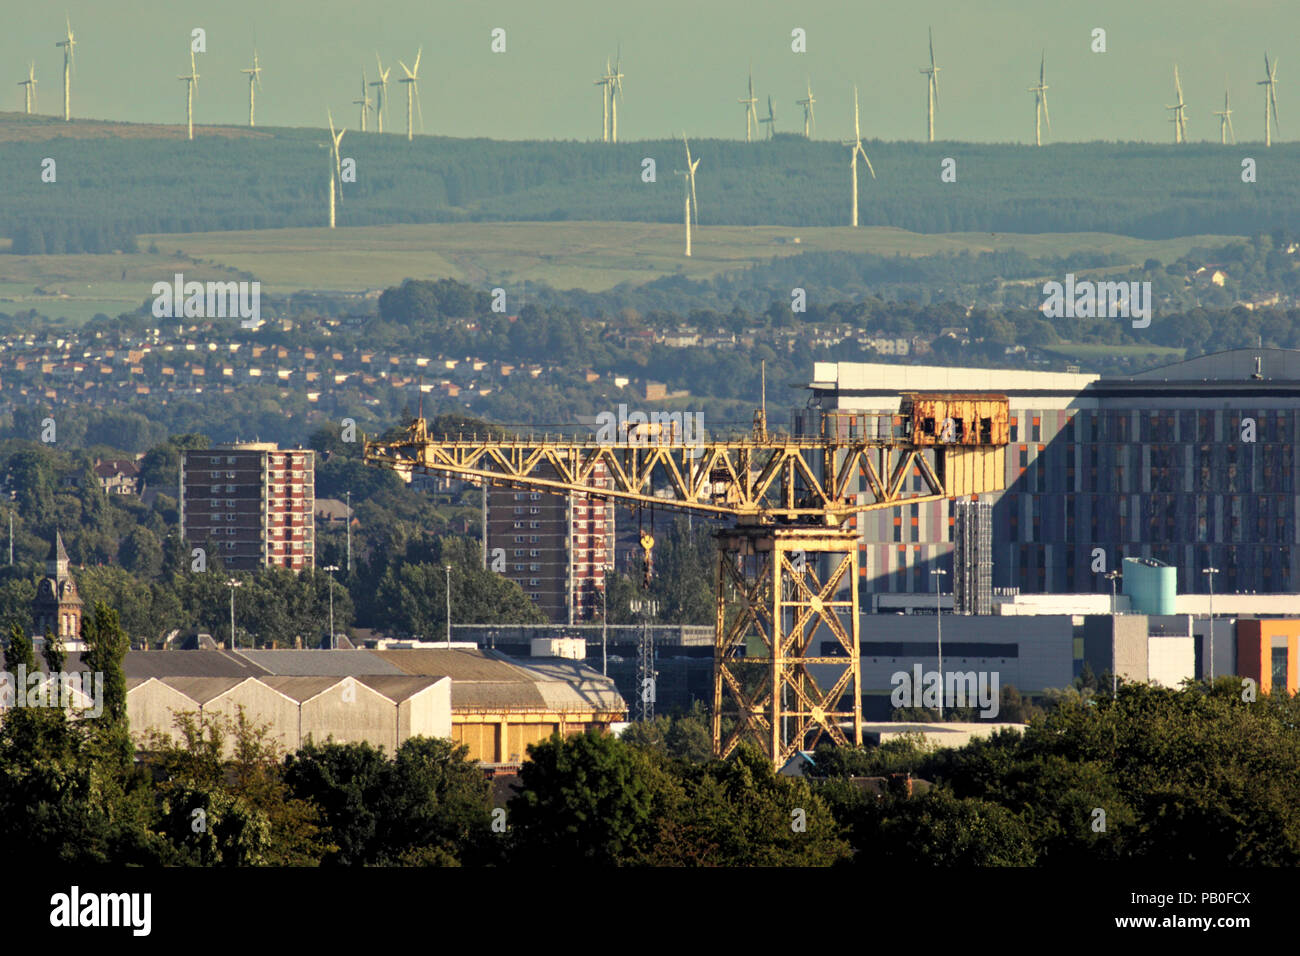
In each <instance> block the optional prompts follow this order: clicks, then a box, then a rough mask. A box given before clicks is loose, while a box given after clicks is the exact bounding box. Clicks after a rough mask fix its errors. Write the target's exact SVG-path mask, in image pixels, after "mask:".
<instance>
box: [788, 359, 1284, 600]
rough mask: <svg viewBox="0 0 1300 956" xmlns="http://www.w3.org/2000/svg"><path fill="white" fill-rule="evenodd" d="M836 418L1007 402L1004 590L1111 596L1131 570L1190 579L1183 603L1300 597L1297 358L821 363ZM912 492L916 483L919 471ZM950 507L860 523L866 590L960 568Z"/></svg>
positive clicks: (929, 585) (798, 423) (799, 418)
mask: <svg viewBox="0 0 1300 956" xmlns="http://www.w3.org/2000/svg"><path fill="white" fill-rule="evenodd" d="M808 388H809V390H810V392H811V402H810V405H811V406H813V407H811V408H809V409H806V410H801V411H799V412H797V413H796V414H795V420H794V426H795V430H796V432H797V433H800V434H807V433H812V432H813V431H814V430H815V429H816V427H818V421H817V419H818V418H819V416H820V415H821V413H822V411H823V410H830V409H838V410H848V411H858V412H861V413H863V414H864V415H868V414H887V413H895V412H897V411H898V408H899V401H900V397H901V396H902V394H903V393H905V392H914V391H960V392H963V393H977V392H988V393H990V394H1002V395H1006V396H1007V398H1008V401H1009V405H1010V409H1009V424H1010V439H1011V444H1010V446H1009V448H1008V450H1007V456H1006V475H1005V481H1006V485H1005V490H1004V491H1002V492H999V493H995V494H991V495H985V496H981V499H982V500H988V501H990V502H991V503H992V505H993V558H994V560H993V585H994V587H995V588H1019V589H1020V591H1022V592H1026V593H1030V592H1037V593H1045V592H1049V593H1062V592H1082V591H1106V592H1109V590H1110V587H1109V582H1107V581H1106V579H1105V578H1104V577H1103V576H1102V570H1106V571H1109V570H1114V569H1117V568H1119V567H1120V565H1121V562H1122V559H1123V558H1126V557H1139V558H1155V559H1158V560H1160V561H1163V562H1165V563H1166V564H1169V565H1171V566H1173V567H1174V568H1175V569H1176V575H1177V586H1178V590H1179V591H1180V592H1195V593H1204V592H1206V591H1207V590H1208V588H1209V581H1208V579H1207V576H1206V575H1204V574H1202V571H1204V570H1205V569H1206V568H1208V567H1217V568H1218V569H1219V574H1218V575H1216V579H1215V581H1214V588H1215V590H1216V591H1217V592H1219V593H1220V594H1224V593H1231V592H1250V591H1255V592H1261V593H1268V592H1282V591H1291V592H1295V591H1300V562H1297V561H1295V550H1296V547H1297V545H1300V525H1298V524H1297V517H1296V516H1297V509H1298V508H1300V496H1298V495H1297V480H1298V479H1300V461H1298V460H1297V457H1296V454H1295V449H1296V446H1297V442H1300V351H1296V350H1291V349H1267V348H1261V349H1234V350H1231V351H1226V352H1220V353H1216V354H1213V355H1203V356H1200V357H1197V358H1194V359H1190V360H1188V361H1185V362H1179V363H1175V364H1172V365H1167V366H1162V367H1159V368H1153V369H1149V370H1147V371H1144V372H1140V373H1138V374H1135V375H1132V376H1127V377H1106V378H1102V377H1099V376H1096V375H1079V374H1066V373H1054V372H1031V371H1016V370H1008V369H963V368H949V367H938V366H899V365H885V364H860V363H846V362H839V363H835V362H818V363H816V366H815V368H814V372H813V381H812V382H811V383H810V384H809V386H808ZM906 480H907V481H908V482H909V483H911V484H909V485H908V486H907V487H916V488H919V487H920V486H919V484H918V483H917V482H919V477H917V476H909V477H908V478H907V479H906ZM952 507H953V506H952V503H951V502H948V501H935V502H927V503H924V504H920V505H912V506H909V507H904V508H898V509H883V510H880V511H876V512H872V513H869V514H865V515H862V516H860V518H859V519H858V522H857V528H858V529H859V530H860V532H861V535H862V542H861V552H860V558H861V564H862V575H861V582H860V583H861V587H862V589H863V590H864V591H865V592H867V593H868V594H869V593H872V592H880V591H889V592H907V591H911V592H927V591H933V589H934V587H935V584H934V581H933V580H932V579H931V577H930V574H929V572H930V571H931V570H932V569H934V568H944V569H947V570H949V571H951V564H952V550H953V541H952V534H951V530H950V519H951V518H952V517H953V512H952Z"/></svg>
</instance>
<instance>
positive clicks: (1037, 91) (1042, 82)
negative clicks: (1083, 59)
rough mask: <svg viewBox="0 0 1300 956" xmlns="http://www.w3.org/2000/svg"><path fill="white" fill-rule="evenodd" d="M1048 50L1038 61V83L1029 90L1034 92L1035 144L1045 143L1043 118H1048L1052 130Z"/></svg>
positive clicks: (1049, 127) (1048, 128)
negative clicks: (1048, 92) (1049, 108)
mask: <svg viewBox="0 0 1300 956" xmlns="http://www.w3.org/2000/svg"><path fill="white" fill-rule="evenodd" d="M1047 89H1048V87H1047V51H1046V50H1044V51H1043V58H1042V59H1041V60H1039V61H1038V85H1037V86H1031V87H1030V88H1029V92H1030V93H1033V94H1034V145H1035V146H1042V145H1043V120H1047V131H1048V132H1049V133H1050V132H1051V131H1052V117H1051V114H1050V113H1048V112H1047Z"/></svg>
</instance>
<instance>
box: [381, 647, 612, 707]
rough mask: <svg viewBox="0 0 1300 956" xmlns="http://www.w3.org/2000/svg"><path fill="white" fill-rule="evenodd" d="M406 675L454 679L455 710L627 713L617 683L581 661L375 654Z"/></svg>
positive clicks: (482, 654)
mask: <svg viewBox="0 0 1300 956" xmlns="http://www.w3.org/2000/svg"><path fill="white" fill-rule="evenodd" d="M371 653H373V654H375V655H376V656H378V657H382V658H384V659H385V660H387V661H390V662H392V663H393V664H395V665H396V666H398V667H400V668H402V669H403V670H404V671H406V672H407V673H411V674H415V673H424V674H430V675H439V676H441V675H444V674H445V675H447V676H449V677H451V708H452V710H453V711H456V710H462V711H464V710H476V711H484V710H530V711H549V712H560V713H573V712H586V711H593V710H601V711H604V710H620V711H622V710H627V703H626V702H625V701H624V700H623V697H622V696H621V695H620V694H619V693H618V691H617V690H616V689H615V688H614V682H613V681H612V680H610V679H608V678H605V677H601V676H600V675H599V674H597V673H596V672H595V671H594V670H592V669H591V668H589V667H587V666H585V665H584V664H581V663H579V662H578V661H569V660H563V659H560V658H545V659H543V660H529V661H527V662H524V661H515V660H512V659H510V658H508V657H506V656H505V655H504V654H501V653H499V652H497V651H491V650H483V649H477V650H468V649H462V648H451V649H433V648H431V649H420V650H390V651H372V652H371Z"/></svg>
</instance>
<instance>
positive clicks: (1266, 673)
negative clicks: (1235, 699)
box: [1237, 618, 1300, 694]
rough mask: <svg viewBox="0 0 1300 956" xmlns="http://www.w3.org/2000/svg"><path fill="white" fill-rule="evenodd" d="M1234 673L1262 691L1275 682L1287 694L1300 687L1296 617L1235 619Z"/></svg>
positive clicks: (1299, 634)
mask: <svg viewBox="0 0 1300 956" xmlns="http://www.w3.org/2000/svg"><path fill="white" fill-rule="evenodd" d="M1237 673H1238V676H1241V677H1249V678H1251V679H1252V680H1254V681H1255V682H1256V683H1258V684H1259V689H1260V691H1261V692H1262V693H1265V694H1268V693H1272V691H1273V688H1274V685H1275V684H1276V685H1281V686H1278V687H1277V689H1278V690H1282V689H1283V688H1285V690H1286V691H1287V692H1288V693H1291V694H1294V693H1296V692H1297V691H1300V618H1269V619H1265V620H1257V621H1238V622H1237ZM1283 675H1285V677H1284V676H1283Z"/></svg>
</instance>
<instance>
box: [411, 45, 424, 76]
mask: <svg viewBox="0 0 1300 956" xmlns="http://www.w3.org/2000/svg"><path fill="white" fill-rule="evenodd" d="M423 55H424V47H420V48H419V49H418V50H416V51H415V69H414V70H412V72H411V75H412V76H415V75H418V74H419V72H420V57H421V56H423Z"/></svg>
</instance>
